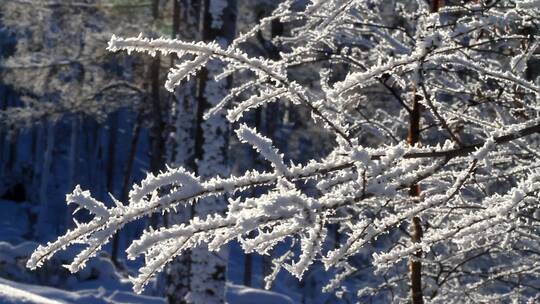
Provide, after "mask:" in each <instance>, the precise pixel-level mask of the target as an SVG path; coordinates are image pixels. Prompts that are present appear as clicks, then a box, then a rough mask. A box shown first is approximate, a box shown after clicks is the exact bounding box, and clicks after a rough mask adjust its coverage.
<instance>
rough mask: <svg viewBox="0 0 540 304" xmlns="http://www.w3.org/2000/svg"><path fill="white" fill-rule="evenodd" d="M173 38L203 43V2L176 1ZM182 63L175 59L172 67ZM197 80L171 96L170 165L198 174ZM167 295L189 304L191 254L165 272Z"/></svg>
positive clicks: (176, 220) (189, 210) (188, 212)
mask: <svg viewBox="0 0 540 304" xmlns="http://www.w3.org/2000/svg"><path fill="white" fill-rule="evenodd" d="M173 3H174V6H173V20H172V25H173V28H172V38H179V39H183V40H188V41H195V40H199V37H200V35H199V33H198V30H199V24H198V23H199V17H200V16H199V12H200V7H201V1H200V0H191V1H190V0H182V1H174V2H173ZM177 61H178V58H176V56H171V66H174V65H175V64H176V63H177ZM196 95H197V83H196V79H191V80H190V81H187V82H184V83H182V84H181V85H180V87H179V88H178V89H177V90H176V91H175V92H174V94H171V99H172V102H171V106H172V110H171V113H172V117H171V119H170V120H171V122H172V123H171V127H172V130H171V131H172V136H171V137H170V141H169V143H168V145H167V150H168V151H167V155H168V157H169V159H168V162H169V163H171V164H172V165H173V166H182V167H184V168H186V169H188V170H190V171H195V170H196V165H195V163H196V161H195V155H194V147H195V139H194V138H195V120H196V110H197V99H196ZM192 216H193V206H185V207H184V206H178V207H177V212H176V213H174V214H170V215H169V223H170V224H181V223H186V222H188V221H189V220H190V219H191V218H192ZM165 284H166V288H165V293H166V297H167V301H168V303H171V304H177V303H180V304H181V303H187V300H186V296H187V294H188V293H189V291H190V286H191V251H189V250H188V251H186V252H184V253H183V254H182V255H181V256H179V257H177V258H175V259H174V261H172V262H171V263H169V264H168V266H167V269H166V271H165Z"/></svg>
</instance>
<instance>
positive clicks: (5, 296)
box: [0, 284, 62, 304]
mask: <svg viewBox="0 0 540 304" xmlns="http://www.w3.org/2000/svg"><path fill="white" fill-rule="evenodd" d="M0 301H1V303H36V304H61V303H62V302H58V301H55V300H49V299H47V298H44V297H42V296H39V295H37V294H33V293H30V292H28V291H24V290H21V289H17V288H13V287H11V286H9V285H5V284H0Z"/></svg>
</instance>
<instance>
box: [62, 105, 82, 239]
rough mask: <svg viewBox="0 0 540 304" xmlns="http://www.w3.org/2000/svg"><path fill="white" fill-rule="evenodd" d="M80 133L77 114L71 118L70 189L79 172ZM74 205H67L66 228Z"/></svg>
mask: <svg viewBox="0 0 540 304" xmlns="http://www.w3.org/2000/svg"><path fill="white" fill-rule="evenodd" d="M78 134H79V116H78V115H75V116H74V117H73V118H72V120H71V134H70V139H69V154H68V170H69V173H68V189H69V190H71V189H73V188H75V184H76V182H75V176H76V172H77V164H78V155H77V143H78V137H77V135H78ZM71 213H72V207H70V206H66V217H65V220H64V221H65V222H64V226H65V228H66V229H68V228H70V227H69V226H70V222H71V217H72V216H71Z"/></svg>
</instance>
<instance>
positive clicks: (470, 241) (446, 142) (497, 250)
mask: <svg viewBox="0 0 540 304" xmlns="http://www.w3.org/2000/svg"><path fill="white" fill-rule="evenodd" d="M431 2H432V3H431V5H428V4H427V3H426V2H424V1H420V0H419V1H412V0H411V1H395V2H394V1H376V0H356V1H354V0H349V1H345V0H332V1H311V2H310V3H309V4H307V5H304V1H294V0H285V1H283V2H282V3H281V5H280V6H279V7H278V8H277V9H276V10H275V11H274V13H273V14H272V16H270V17H268V18H265V19H262V20H261V22H260V24H259V25H258V26H257V27H254V28H253V29H252V30H251V31H249V32H247V33H244V34H242V35H240V36H239V37H238V38H237V39H236V40H235V41H234V42H233V43H232V45H231V46H229V47H222V46H220V44H218V43H217V42H212V43H203V42H187V41H180V40H171V39H166V38H159V39H150V38H145V37H142V36H139V37H133V38H119V37H116V36H113V37H112V38H111V40H110V42H109V50H111V51H119V50H126V51H127V52H128V53H130V52H133V51H136V52H146V53H149V54H150V55H154V54H156V53H157V52H161V53H162V54H170V53H174V54H176V55H177V56H178V57H179V58H181V59H182V58H184V59H185V61H184V62H183V63H181V64H180V65H178V66H177V67H176V68H173V69H171V70H170V71H169V75H168V81H167V83H166V87H167V88H168V89H169V90H173V89H174V87H175V86H176V85H178V84H179V83H180V82H181V81H182V80H183V79H184V78H186V77H189V76H193V75H196V71H197V70H198V69H200V68H201V67H202V66H203V65H205V64H207V63H208V62H212V61H221V62H222V63H224V65H225V68H224V71H223V73H222V75H220V76H219V77H218V78H219V79H222V78H223V77H225V76H227V75H234V74H235V73H238V72H242V73H244V74H243V75H245V74H248V75H250V77H251V80H250V81H246V82H243V83H242V84H239V85H238V86H237V87H235V88H234V89H232V90H231V93H230V94H231V95H230V96H227V97H225V98H224V99H223V102H222V103H219V104H218V105H216V106H215V107H214V108H213V109H212V110H210V111H209V112H208V113H207V115H206V116H207V117H211V116H212V115H215V113H219V112H220V111H225V109H226V108H228V110H227V118H228V119H229V121H230V122H231V123H233V124H234V125H235V126H236V135H237V136H238V137H239V139H240V140H241V141H242V142H245V143H247V144H249V145H251V146H252V147H253V148H254V149H255V150H257V151H258V153H259V154H260V155H261V156H262V157H264V158H265V159H266V160H267V161H268V162H269V163H270V164H271V165H272V170H270V171H268V172H257V171H249V172H247V173H245V174H244V175H241V176H230V177H227V178H221V177H216V178H211V179H206V180H203V179H201V178H200V177H198V176H195V175H194V174H192V173H190V172H187V171H186V170H185V169H183V168H169V169H168V170H166V171H165V172H162V173H160V174H157V175H152V174H150V175H148V177H147V178H146V179H145V180H144V181H142V182H141V183H140V185H136V186H134V187H133V189H132V191H131V192H130V195H129V202H118V201H117V204H116V206H114V207H110V208H108V207H106V206H105V205H104V204H103V203H102V202H99V201H98V200H96V199H94V198H93V197H92V196H91V195H90V193H89V192H87V191H83V190H81V189H80V188H79V187H77V188H76V189H75V190H74V192H73V193H71V194H69V195H68V196H67V202H68V203H74V204H78V205H79V206H80V207H81V208H84V209H87V210H88V211H90V212H91V213H92V214H93V215H94V216H95V217H94V218H93V219H92V220H91V221H89V222H87V223H77V227H76V228H75V229H73V230H69V231H68V232H67V233H66V234H65V235H63V236H61V237H59V238H58V239H57V240H56V241H55V242H52V243H49V244H47V245H45V246H40V247H39V248H38V249H37V250H36V251H35V252H34V254H33V255H32V258H31V259H30V260H29V261H28V267H30V268H36V267H39V266H41V265H43V263H44V261H45V260H47V259H49V258H50V257H51V256H52V255H54V254H55V253H56V252H58V251H60V250H62V249H64V248H66V247H68V246H71V245H72V244H75V243H83V244H86V245H87V247H86V248H85V249H84V250H82V251H81V252H80V253H79V254H78V255H77V256H76V257H75V259H74V260H73V262H72V263H71V264H70V265H69V266H68V268H69V269H70V270H71V271H73V272H76V271H79V270H80V269H82V268H83V267H84V265H85V263H86V262H87V261H88V260H89V259H90V258H91V257H92V256H94V255H95V254H96V252H98V250H99V249H100V248H101V247H102V246H103V244H105V243H106V242H107V241H109V240H110V238H111V237H112V236H113V235H114V234H115V233H116V232H117V231H118V230H119V229H121V228H122V227H123V226H124V225H125V224H127V223H129V222H132V221H134V220H137V219H139V218H142V217H148V216H150V215H152V214H154V213H165V212H174V211H175V208H176V207H178V206H182V205H186V204H197V202H198V200H200V199H201V198H205V197H212V196H219V195H224V194H230V195H231V197H230V198H229V201H228V210H227V212H226V213H224V214H222V213H216V214H212V215H210V216H208V217H206V218H199V217H195V218H193V219H192V220H190V221H189V222H187V223H183V224H178V225H174V226H171V227H164V228H160V229H157V230H149V231H146V232H145V233H144V234H143V235H142V236H141V238H140V239H139V240H136V241H134V242H133V243H132V244H131V246H130V247H129V248H128V250H127V254H128V257H129V258H136V257H138V256H140V255H144V257H145V260H146V264H145V265H144V266H143V267H142V268H141V269H140V274H139V276H137V277H135V278H133V283H134V286H135V287H134V288H135V290H136V291H141V290H142V289H143V287H144V285H145V284H146V283H148V281H149V279H150V278H151V277H152V276H153V275H154V274H156V273H157V272H158V271H160V270H161V269H163V267H164V265H165V264H166V263H167V262H169V261H171V260H172V259H173V258H174V257H176V256H178V255H181V254H182V252H184V251H186V250H188V249H190V248H194V247H198V246H200V245H201V244H205V245H207V246H208V248H209V249H211V250H217V249H219V248H220V247H222V246H224V245H225V244H227V243H228V242H229V241H231V240H234V239H236V240H238V241H239V242H240V243H241V244H242V246H243V248H244V250H245V251H246V252H253V251H255V252H258V253H260V254H266V253H268V252H269V250H270V249H272V248H273V247H274V246H275V245H276V244H277V243H280V242H285V243H286V244H289V245H290V250H288V251H286V252H285V253H283V254H282V255H280V256H277V257H275V259H274V261H273V265H274V271H273V272H272V273H271V274H270V275H269V276H268V277H267V278H266V282H267V287H270V285H271V283H272V280H273V279H274V278H275V276H276V274H277V273H278V272H279V271H280V270H281V269H282V268H284V269H285V270H287V271H289V272H290V273H291V274H293V275H294V276H297V277H298V278H302V276H303V274H304V273H305V271H306V269H308V267H309V266H310V265H311V264H312V263H313V262H314V261H315V260H320V261H322V263H323V264H324V266H325V267H326V268H327V269H333V270H335V271H336V272H337V275H336V277H335V279H334V280H332V281H331V282H329V284H328V286H327V287H325V290H326V291H328V292H330V291H337V292H338V294H340V295H341V294H343V292H344V291H345V290H343V289H340V286H341V284H342V282H343V280H345V279H346V278H348V277H350V276H353V275H356V274H357V273H358V272H359V271H364V272H372V273H373V274H374V275H375V276H376V278H378V279H375V280H373V281H370V282H365V283H364V284H363V287H362V288H360V289H359V290H358V293H357V295H358V297H370V296H377V297H378V299H386V300H388V301H394V302H403V301H405V299H406V298H407V296H408V290H409V288H408V284H407V276H408V272H407V270H406V268H405V264H406V260H407V259H409V260H410V261H411V273H413V274H411V276H413V280H414V279H415V278H414V276H415V275H414V271H419V272H417V274H421V278H422V285H421V286H420V287H418V286H417V287H416V288H417V289H416V290H415V289H414V287H413V298H415V301H418V296H419V299H420V301H421V300H422V297H423V298H424V299H426V300H428V299H429V300H430V301H434V302H440V303H448V302H450V301H462V302H467V301H474V302H493V301H506V300H507V299H517V300H522V299H525V298H530V299H533V300H534V299H536V300H538V297H540V294H539V293H538V285H539V284H538V283H539V282H538V273H539V271H540V268H539V267H540V259H539V256H538V252H540V248H539V244H540V242H539V241H540V238H539V237H538V235H539V231H538V230H539V225H538V222H539V220H540V216H539V213H540V212H539V208H540V204H539V202H538V194H539V192H540V170H539V169H538V166H539V165H538V153H537V151H538V148H539V147H538V143H539V142H538V136H537V135H536V133H538V132H539V131H540V117H539V101H540V85H539V83H538V80H537V79H531V78H530V70H531V69H533V68H534V67H533V66H528V65H527V63H528V61H529V59H530V58H532V57H534V56H536V55H535V52H537V48H538V42H537V41H538V38H539V36H538V28H537V27H538V25H537V20H538V19H539V17H540V10H539V6H540V2H539V1H535V0H529V1H508V0H503V1H486V2H483V1H466V2H464V3H459V4H458V1H455V2H456V5H452V3H454V2H451V3H447V5H446V6H442V5H441V4H442V1H435V0H434V1H431ZM276 19H277V20H279V21H281V22H283V23H285V24H288V25H289V26H290V28H291V30H290V31H289V32H288V33H287V34H286V35H284V36H283V37H280V38H278V39H277V40H278V41H277V42H279V43H280V44H281V46H282V53H281V58H280V59H273V60H271V59H267V58H255V57H251V56H249V55H248V54H247V53H246V52H245V51H243V49H242V44H243V42H245V41H246V40H248V39H251V37H253V36H254V35H256V34H257V32H258V31H260V30H261V29H263V28H264V27H265V26H267V25H268V24H269V23H271V21H272V20H276ZM313 64H319V65H320V69H319V71H320V73H319V75H318V77H319V79H320V82H321V85H320V89H319V88H315V89H314V88H312V87H310V86H308V85H306V84H304V83H302V81H301V79H296V78H295V77H294V75H295V73H291V71H292V70H293V69H298V68H301V67H305V66H310V65H313ZM341 71H347V72H348V73H347V75H346V76H345V77H341V78H340V76H341ZM244 77H245V76H244ZM241 94H249V95H250V97H249V98H247V99H244V100H242V101H240V102H237V103H232V102H231V101H233V100H236V99H237V97H238V96H241ZM242 96H243V95H242ZM283 100H286V101H288V102H291V103H293V104H295V105H297V106H298V107H306V108H308V109H309V110H310V111H311V113H312V117H313V120H314V122H315V123H316V124H317V125H318V126H319V127H320V128H321V130H322V129H324V130H325V132H329V133H331V134H333V135H334V137H335V142H334V143H333V147H334V148H333V150H332V151H331V153H329V154H328V155H327V156H326V157H324V158H321V159H313V160H311V161H309V162H307V163H304V164H293V163H289V162H287V161H286V160H285V159H284V155H282V154H281V153H280V151H278V150H277V149H276V148H275V147H273V145H272V140H271V139H269V138H266V137H264V136H262V135H261V134H259V133H258V132H257V130H255V129H254V128H252V127H249V126H247V125H245V124H241V123H240V124H237V122H238V121H241V119H242V115H243V114H244V113H245V112H247V111H250V110H252V109H254V108H257V107H259V106H261V105H263V104H265V103H270V102H279V101H283ZM407 130H408V135H406V133H407ZM374 134H378V135H379V136H378V138H374V137H373V135H374ZM405 136H407V137H408V138H407V141H406V140H405ZM368 143H369V144H368ZM300 183H307V185H308V186H309V185H312V184H313V185H315V188H316V189H312V190H311V191H306V187H299V184H300ZM261 185H265V186H269V187H268V189H269V190H268V191H267V193H265V194H263V195H260V196H258V197H236V196H234V194H236V193H239V192H241V191H243V190H245V189H249V188H252V187H257V186H261ZM420 190H421V191H420ZM411 223H412V225H411ZM329 224H337V225H339V227H340V228H339V229H340V232H341V233H342V234H343V235H346V238H344V239H343V240H342V242H341V243H340V244H339V246H337V248H335V249H331V250H327V249H325V246H323V243H324V240H325V239H326V237H327V234H328V226H329ZM407 226H412V228H413V229H412V231H411V232H410V233H408V232H407V231H406V229H405V228H406V227H407ZM251 232H253V233H252V234H250V233H251ZM388 235H391V236H392V237H393V239H394V241H393V242H392V243H391V245H381V246H375V247H376V248H377V249H376V250H375V252H373V254H372V259H371V261H370V262H369V264H368V265H361V266H362V268H363V270H359V267H355V265H352V263H350V260H351V258H352V257H354V256H355V254H357V253H359V252H360V251H361V250H363V249H365V248H367V247H369V246H371V244H374V243H376V242H377V240H378V239H382V238H386V237H388ZM411 237H412V239H411ZM418 266H420V267H421V268H420V269H418V268H416V270H413V269H412V268H415V267H418ZM413 283H414V282H413ZM413 285H414V284H413ZM422 287H423V296H422V293H420V294H417V293H418V292H419V291H420V292H422ZM417 303H418V302H417Z"/></svg>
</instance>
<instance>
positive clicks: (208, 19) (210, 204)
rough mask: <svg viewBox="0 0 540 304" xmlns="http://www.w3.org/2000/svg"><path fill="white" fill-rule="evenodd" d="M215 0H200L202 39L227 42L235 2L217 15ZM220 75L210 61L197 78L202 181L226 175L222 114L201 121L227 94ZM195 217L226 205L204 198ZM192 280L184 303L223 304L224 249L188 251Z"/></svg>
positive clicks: (198, 155) (232, 26)
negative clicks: (216, 79)
mask: <svg viewBox="0 0 540 304" xmlns="http://www.w3.org/2000/svg"><path fill="white" fill-rule="evenodd" d="M214 1H217V0H204V2H203V3H204V5H203V7H202V13H201V16H202V20H201V22H202V24H201V30H202V39H203V40H204V41H214V40H218V41H222V42H226V43H230V42H231V41H232V39H233V37H234V34H235V26H236V24H235V23H236V1H235V0H227V1H226V3H227V6H226V7H225V8H224V10H223V12H222V14H221V16H218V15H217V14H213V13H215V10H211V9H210V8H211V7H213V6H214V5H216V4H217V3H214ZM220 72H221V65H220V64H218V63H216V62H210V63H209V64H208V65H207V66H206V68H205V69H203V70H201V73H200V77H199V79H198V81H199V84H198V88H199V91H198V96H197V98H198V109H197V126H196V127H197V131H196V136H195V140H196V142H195V157H196V158H197V160H198V161H197V173H198V175H200V176H201V177H202V178H209V177H211V176H216V175H221V176H226V175H228V171H229V170H228V165H227V149H228V137H229V128H228V124H227V121H226V119H225V116H224V113H221V114H216V115H215V116H214V117H212V118H210V119H208V120H205V121H203V119H202V116H203V114H204V112H205V111H206V110H207V109H208V108H209V107H211V106H213V105H215V104H217V103H218V102H219V101H220V100H221V99H222V98H223V97H224V96H225V95H226V93H227V90H228V88H229V87H230V83H231V81H232V80H231V79H229V78H228V79H223V80H221V81H219V82H215V81H213V80H211V79H213V76H214V75H216V74H218V73H220ZM194 209H195V210H194V211H195V215H196V216H199V217H205V216H206V215H208V214H212V213H216V212H217V213H219V212H224V211H225V209H226V204H225V202H224V200H223V199H222V198H206V199H203V200H201V201H200V202H198V203H197V204H196V205H195V208H194ZM191 257H192V267H191V272H192V277H191V284H190V289H191V290H190V293H189V295H188V301H189V302H191V303H208V304H213V303H225V290H226V287H225V286H226V285H225V282H226V277H227V260H228V250H227V249H226V248H222V249H221V250H219V251H218V252H209V251H208V250H207V249H206V248H204V247H199V248H195V249H193V250H192V255H191Z"/></svg>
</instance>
